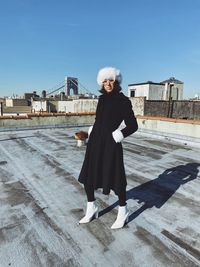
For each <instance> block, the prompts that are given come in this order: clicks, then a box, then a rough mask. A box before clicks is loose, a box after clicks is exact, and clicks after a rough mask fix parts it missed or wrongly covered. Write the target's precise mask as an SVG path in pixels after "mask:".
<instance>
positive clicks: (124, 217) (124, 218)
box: [111, 205, 129, 229]
mask: <svg viewBox="0 0 200 267" xmlns="http://www.w3.org/2000/svg"><path fill="white" fill-rule="evenodd" d="M128 216H129V211H128V209H127V205H126V206H122V207H121V206H119V208H118V214H117V219H116V221H115V222H114V223H113V225H112V226H111V229H119V228H122V227H123V226H124V224H125V223H126V222H128Z"/></svg>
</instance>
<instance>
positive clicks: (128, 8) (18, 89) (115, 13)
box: [0, 0, 200, 97]
mask: <svg viewBox="0 0 200 267" xmlns="http://www.w3.org/2000/svg"><path fill="white" fill-rule="evenodd" d="M199 25H200V0H167V1H161V0H124V1H122V0H115V1H114V0H101V1H100V0H99V1H97V0H6V1H4V0H0V96H4V95H12V94H13V93H14V94H18V95H23V93H24V92H32V91H33V90H36V91H37V92H38V93H40V92H41V91H42V90H47V91H48V90H50V89H51V88H53V87H54V86H55V85H57V84H59V83H60V82H62V81H63V80H64V77H65V76H74V77H78V78H79V80H80V82H81V83H82V84H83V85H84V86H85V87H86V88H88V89H89V90H90V91H91V92H97V90H98V89H99V88H98V85H97V83H96V75H97V72H98V70H99V69H100V68H102V67H104V66H116V67H117V68H119V69H120V70H121V72H122V74H123V83H122V87H123V91H124V92H125V93H127V88H128V84H131V83H139V82H145V81H148V80H151V81H154V82H160V81H162V80H165V79H167V78H169V77H172V76H174V77H175V78H177V79H179V80H181V81H183V82H184V96H185V97H192V96H194V95H195V94H196V93H199V94H200V75H199V73H200V71H199V70H200V30H199Z"/></svg>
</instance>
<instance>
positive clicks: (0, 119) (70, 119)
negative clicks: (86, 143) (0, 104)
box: [0, 112, 200, 140]
mask: <svg viewBox="0 0 200 267" xmlns="http://www.w3.org/2000/svg"><path fill="white" fill-rule="evenodd" d="M136 117H137V121H138V125H139V129H140V130H141V131H142V130H144V131H145V130H147V131H152V132H155V133H163V135H164V134H166V135H167V134H174V135H180V136H182V137H184V136H186V137H191V138H198V139H199V140H200V120H180V119H169V118H164V117H147V116H136ZM94 121H95V113H94V112H88V113H43V114H33V113H32V114H27V115H23V116H20V115H19V116H0V131H5V130H6V129H8V130H12V129H16V128H17V129H20V128H24V127H25V128H43V127H58V126H59V127H60V126H63V127H67V126H68V125H83V124H85V125H92V124H93V123H94Z"/></svg>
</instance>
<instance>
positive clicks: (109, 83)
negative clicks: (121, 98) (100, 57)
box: [103, 79, 115, 93]
mask: <svg viewBox="0 0 200 267" xmlns="http://www.w3.org/2000/svg"><path fill="white" fill-rule="evenodd" d="M114 83H115V81H114V80H112V79H106V80H104V81H103V87H104V89H105V91H106V92H107V93H111V92H112V91H113V89H114Z"/></svg>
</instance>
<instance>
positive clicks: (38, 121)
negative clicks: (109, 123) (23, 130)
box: [0, 112, 95, 131]
mask: <svg viewBox="0 0 200 267" xmlns="http://www.w3.org/2000/svg"><path fill="white" fill-rule="evenodd" d="M94 120H95V113H94V112H90V113H86V112H84V113H42V114H39V113H31V114H27V115H19V116H16V115H13V116H0V131H1V128H7V127H9V129H12V127H13V128H16V127H17V128H20V127H34V126H35V127H38V128H39V127H42V126H52V127H53V126H54V127H56V126H57V125H59V126H62V125H63V126H67V125H78V124H92V123H94Z"/></svg>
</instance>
